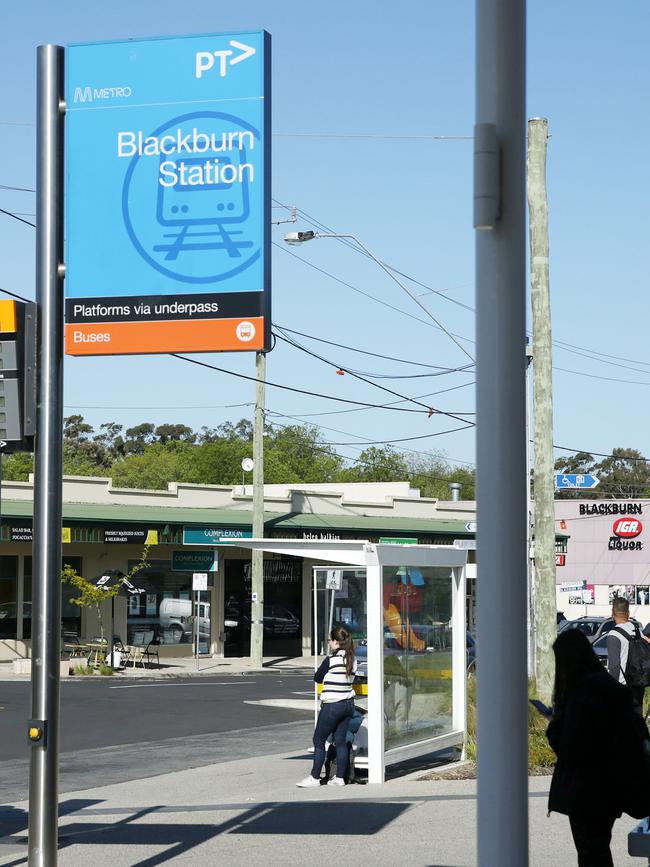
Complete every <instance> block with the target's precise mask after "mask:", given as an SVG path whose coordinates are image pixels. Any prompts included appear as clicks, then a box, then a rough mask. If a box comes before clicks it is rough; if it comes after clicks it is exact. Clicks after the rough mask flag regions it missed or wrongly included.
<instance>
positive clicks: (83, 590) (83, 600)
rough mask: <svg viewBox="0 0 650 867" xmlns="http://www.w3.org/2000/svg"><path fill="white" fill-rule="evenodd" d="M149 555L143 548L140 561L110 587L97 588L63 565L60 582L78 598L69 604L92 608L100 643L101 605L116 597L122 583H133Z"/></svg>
mask: <svg viewBox="0 0 650 867" xmlns="http://www.w3.org/2000/svg"><path fill="white" fill-rule="evenodd" d="M148 553H149V548H148V546H145V548H144V550H143V552H142V556H141V558H140V560H139V561H138V562H137V563H136V564H135V566H133V568H132V569H130V570H129V571H128V572H127V573H126V575H124V577H123V578H122V580H121V581H118V582H116V583H115V584H114V585H113V586H112V587H103V586H102V587H98V586H97V585H96V584H95V583H94V582H93V581H89V580H88V579H87V578H84V577H83V575H79V573H78V572H77V571H76V570H75V569H73V568H72V566H69V565H67V564H66V565H65V566H64V567H63V569H62V571H61V580H62V581H65V582H67V583H68V584H72V586H73V587H74V588H75V590H76V591H77V593H78V594H79V595H78V596H75V597H72V598H71V599H70V602H71V603H72V604H73V605H78V606H79V607H80V608H94V609H95V611H96V612H97V618H98V620H99V629H100V635H101V638H102V641H103V640H104V621H103V619H102V604H103V603H104V602H105V601H106V600H107V599H111V598H112V597H113V596H117V595H118V593H119V592H120V588H121V587H122V584H123V583H124V581H133V579H134V578H135V576H136V575H137V574H138V572H140V571H141V570H142V569H144V568H145V566H146V565H147V556H148Z"/></svg>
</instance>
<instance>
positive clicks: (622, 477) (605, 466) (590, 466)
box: [555, 448, 650, 499]
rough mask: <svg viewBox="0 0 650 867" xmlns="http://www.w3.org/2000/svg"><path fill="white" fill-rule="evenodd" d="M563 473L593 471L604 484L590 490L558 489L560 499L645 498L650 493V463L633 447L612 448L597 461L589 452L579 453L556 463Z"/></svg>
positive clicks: (556, 466)
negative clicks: (610, 451)
mask: <svg viewBox="0 0 650 867" xmlns="http://www.w3.org/2000/svg"><path fill="white" fill-rule="evenodd" d="M555 469H556V470H557V472H559V473H585V474H586V473H593V474H594V475H595V476H596V477H597V478H598V480H599V482H600V484H599V485H598V487H596V488H591V489H589V490H580V489H573V490H561V491H557V493H556V497H557V498H558V499H572V498H573V499H576V498H579V499H584V498H598V499H603V498H614V499H615V498H620V497H645V496H647V495H648V494H649V493H650V463H649V462H648V461H647V460H646V459H645V458H644V457H643V455H642V454H641V452H639V451H638V450H637V449H632V448H615V449H612V453H611V455H608V456H606V457H604V458H603V459H602V460H601V461H600V463H596V462H595V459H594V457H593V455H590V454H589V453H588V452H576V454H574V455H567V456H565V457H562V458H559V459H558V460H557V461H556V462H555Z"/></svg>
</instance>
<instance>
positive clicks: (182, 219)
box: [117, 111, 263, 339]
mask: <svg viewBox="0 0 650 867" xmlns="http://www.w3.org/2000/svg"><path fill="white" fill-rule="evenodd" d="M261 150H262V149H261V139H260V132H259V130H258V129H257V128H256V127H254V126H253V125H251V124H250V123H248V122H247V121H245V120H243V119H242V118H239V117H236V116H234V115H230V114H224V113H221V112H215V111H199V112H192V113H190V114H184V115H181V116H179V117H175V118H173V119H172V120H169V121H167V122H166V123H164V124H163V125H162V126H159V127H158V128H157V129H154V130H153V131H151V132H147V131H144V132H143V131H142V130H138V129H130V130H126V129H123V130H121V131H120V132H119V133H118V136H117V154H118V159H124V161H125V162H126V163H127V166H128V167H127V169H126V173H125V177H124V184H123V188H122V218H123V220H124V225H125V228H126V231H127V233H128V236H129V238H130V240H131V242H132V244H133V246H134V247H135V249H136V250H137V251H138V253H139V254H140V256H141V257H142V258H143V259H144V260H145V261H146V262H147V263H148V264H149V265H151V267H153V268H155V269H156V270H157V271H159V272H160V273H161V274H165V275H166V276H168V277H171V278H172V279H173V280H176V281H180V282H181V283H191V284H210V283H218V282H220V281H223V280H227V279H229V278H231V277H233V276H235V275H237V274H241V273H243V272H245V271H247V269H249V268H251V266H252V265H253V264H254V263H255V262H257V261H258V260H259V259H260V255H261V250H260V238H261V237H262V233H261V232H260V231H259V228H260V226H261V221H262V214H263V206H262V191H263V178H262V165H263V159H262V156H263V155H262V153H261ZM258 154H259V157H258ZM254 288H255V289H259V288H261V287H260V286H257V285H256V286H255V287H254ZM244 339H245V338H244Z"/></svg>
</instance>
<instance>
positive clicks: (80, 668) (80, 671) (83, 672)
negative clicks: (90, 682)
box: [72, 665, 95, 677]
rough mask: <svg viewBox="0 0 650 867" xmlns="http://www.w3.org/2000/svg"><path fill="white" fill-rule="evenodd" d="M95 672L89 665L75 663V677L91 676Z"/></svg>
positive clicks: (73, 670)
mask: <svg viewBox="0 0 650 867" xmlns="http://www.w3.org/2000/svg"><path fill="white" fill-rule="evenodd" d="M94 673H95V672H94V671H93V670H92V668H88V666H87V665H75V667H74V668H73V669H72V674H73V675H74V676H75V677H89V676H90V675H91V674H94Z"/></svg>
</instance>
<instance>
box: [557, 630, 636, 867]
mask: <svg viewBox="0 0 650 867" xmlns="http://www.w3.org/2000/svg"><path fill="white" fill-rule="evenodd" d="M553 651H554V653H555V690H554V694H553V715H552V718H551V721H550V723H549V726H548V729H547V732H546V736H547V737H548V741H549V744H550V745H551V748H552V749H553V751H554V752H555V754H556V756H557V764H556V766H555V771H554V773H553V779H552V781H551V789H550V793H549V799H548V809H549V812H552V811H554V812H556V813H564V814H565V815H567V816H568V817H569V823H570V825H571V833H572V835H573V841H574V843H575V847H576V850H577V853H578V865H579V867H613V864H614V862H613V861H612V854H611V851H610V848H609V846H610V842H611V838H612V828H613V826H614V822H615V820H616V819H617V818H619V817H620V816H621V814H622V813H623V812H627V813H630V815H633V816H637V818H643V816H646V815H648V812H647V811H649V810H650V786H648V782H649V780H648V773H647V764H646V760H645V756H644V754H643V742H644V739H647V738H648V730H647V728H646V726H645V723H644V721H643V719H642V718H641V716H640V715H639V714H638V712H636V710H635V708H634V704H633V699H632V694H631V693H630V691H629V689H628V688H627V687H626V686H624V685H623V684H620V683H617V682H616V681H615V680H614V678H613V677H611V676H610V675H609V674H608V673H607V672H606V671H605V670H604V668H603V667H602V665H601V663H600V662H599V660H598V658H597V657H596V654H595V653H594V651H593V649H592V647H591V645H590V643H589V641H588V639H587V638H586V636H585V635H584V634H583V633H582V632H580V631H579V630H578V629H568V630H566V631H565V632H561V633H560V635H559V636H558V638H557V640H556V641H555V644H554V645H553Z"/></svg>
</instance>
